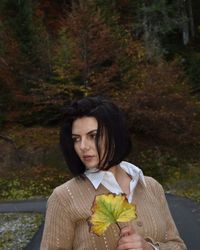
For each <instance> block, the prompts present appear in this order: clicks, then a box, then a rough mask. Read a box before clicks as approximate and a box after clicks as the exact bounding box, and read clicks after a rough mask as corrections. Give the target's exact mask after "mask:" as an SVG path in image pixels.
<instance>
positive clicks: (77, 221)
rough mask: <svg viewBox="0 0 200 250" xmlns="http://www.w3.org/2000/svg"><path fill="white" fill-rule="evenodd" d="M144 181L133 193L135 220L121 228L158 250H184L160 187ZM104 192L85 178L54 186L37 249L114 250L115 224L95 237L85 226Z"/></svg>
mask: <svg viewBox="0 0 200 250" xmlns="http://www.w3.org/2000/svg"><path fill="white" fill-rule="evenodd" d="M145 181H146V186H144V185H143V184H142V183H140V182H139V183H138V185H137V187H136V189H135V191H134V194H133V201H132V203H134V204H135V205H136V211H137V219H135V220H133V221H131V222H129V223H120V224H121V227H123V226H125V225H131V226H132V227H133V228H134V229H135V230H136V231H137V232H138V233H140V234H141V235H142V236H143V237H144V238H145V239H148V240H150V241H151V242H152V243H153V244H158V245H159V247H160V250H185V249H186V246H185V244H184V243H183V241H182V239H181V238H180V236H179V233H178V231H177V229H176V226H175V224H174V221H173V219H172V217H171V214H170V211H169V208H168V205H167V202H166V199H165V194H164V191H163V188H162V186H161V185H160V184H159V183H158V182H157V181H156V180H154V179H153V178H151V177H145ZM106 193H109V191H108V190H107V189H106V188H105V187H104V186H103V185H101V184H100V186H99V187H98V189H97V190H95V189H94V187H93V185H92V184H91V182H90V181H89V180H88V179H87V178H86V179H81V178H73V179H71V180H70V181H68V182H66V183H64V184H63V185H61V186H59V187H57V188H56V189H55V190H54V192H53V193H52V195H51V196H50V197H49V200H48V206H47V213H46V219H45V227H44V233H43V238H42V243H41V248H40V250H72V249H75V250H83V249H85V250H104V249H105V250H115V249H116V246H117V242H118V240H119V229H118V227H117V226H116V225H115V224H112V225H110V226H109V228H108V229H107V230H106V232H105V233H104V234H103V235H102V236H100V237H98V236H96V235H94V234H92V233H89V227H88V223H87V219H88V217H89V216H90V215H91V206H92V203H93V201H94V198H95V196H96V195H98V194H106Z"/></svg>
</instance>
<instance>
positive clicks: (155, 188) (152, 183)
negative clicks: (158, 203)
mask: <svg viewBox="0 0 200 250" xmlns="http://www.w3.org/2000/svg"><path fill="white" fill-rule="evenodd" d="M144 178H145V183H146V188H147V189H149V190H151V191H152V192H154V193H155V194H156V193H158V192H159V193H160V192H161V193H163V192H164V191H163V187H162V185H161V184H160V183H159V182H158V181H157V180H156V179H154V178H153V177H150V176H145V177H144Z"/></svg>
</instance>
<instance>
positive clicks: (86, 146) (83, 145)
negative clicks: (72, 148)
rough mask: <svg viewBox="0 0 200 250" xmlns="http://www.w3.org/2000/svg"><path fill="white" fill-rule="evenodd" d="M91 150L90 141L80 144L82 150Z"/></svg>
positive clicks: (83, 141)
mask: <svg viewBox="0 0 200 250" xmlns="http://www.w3.org/2000/svg"><path fill="white" fill-rule="evenodd" d="M89 148H90V145H89V141H88V140H87V139H82V140H81V143H80V149H81V150H82V151H86V150H88V149H89Z"/></svg>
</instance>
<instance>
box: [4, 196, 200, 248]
mask: <svg viewBox="0 0 200 250" xmlns="http://www.w3.org/2000/svg"><path fill="white" fill-rule="evenodd" d="M166 197H167V200H168V203H169V207H170V211H171V213H172V216H173V218H174V220H175V223H176V226H177V228H178V230H179V233H180V235H181V237H182V239H183V240H184V241H185V243H186V245H187V248H188V250H199V249H200V203H196V202H193V201H191V200H189V199H186V198H182V197H177V196H174V195H170V194H167V195H166ZM45 211H46V200H45V199H40V200H27V201H17V202H5V203H2V202H0V213H1V212H41V213H45ZM43 228H44V225H41V226H40V228H39V230H38V232H37V233H36V234H35V235H34V237H33V239H32V240H31V242H30V243H29V244H28V245H27V247H26V248H25V249H24V250H39V248H40V242H41V237H42V232H43ZM172 250H173V249H172Z"/></svg>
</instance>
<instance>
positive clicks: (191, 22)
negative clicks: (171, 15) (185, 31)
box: [188, 0, 195, 38]
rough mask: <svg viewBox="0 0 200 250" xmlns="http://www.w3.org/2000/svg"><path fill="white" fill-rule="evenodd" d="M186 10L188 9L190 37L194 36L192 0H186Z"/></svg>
mask: <svg viewBox="0 0 200 250" xmlns="http://www.w3.org/2000/svg"><path fill="white" fill-rule="evenodd" d="M188 11H189V23H190V32H191V37H192V38H194V37H195V31H194V16H193V9H192V0H188Z"/></svg>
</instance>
